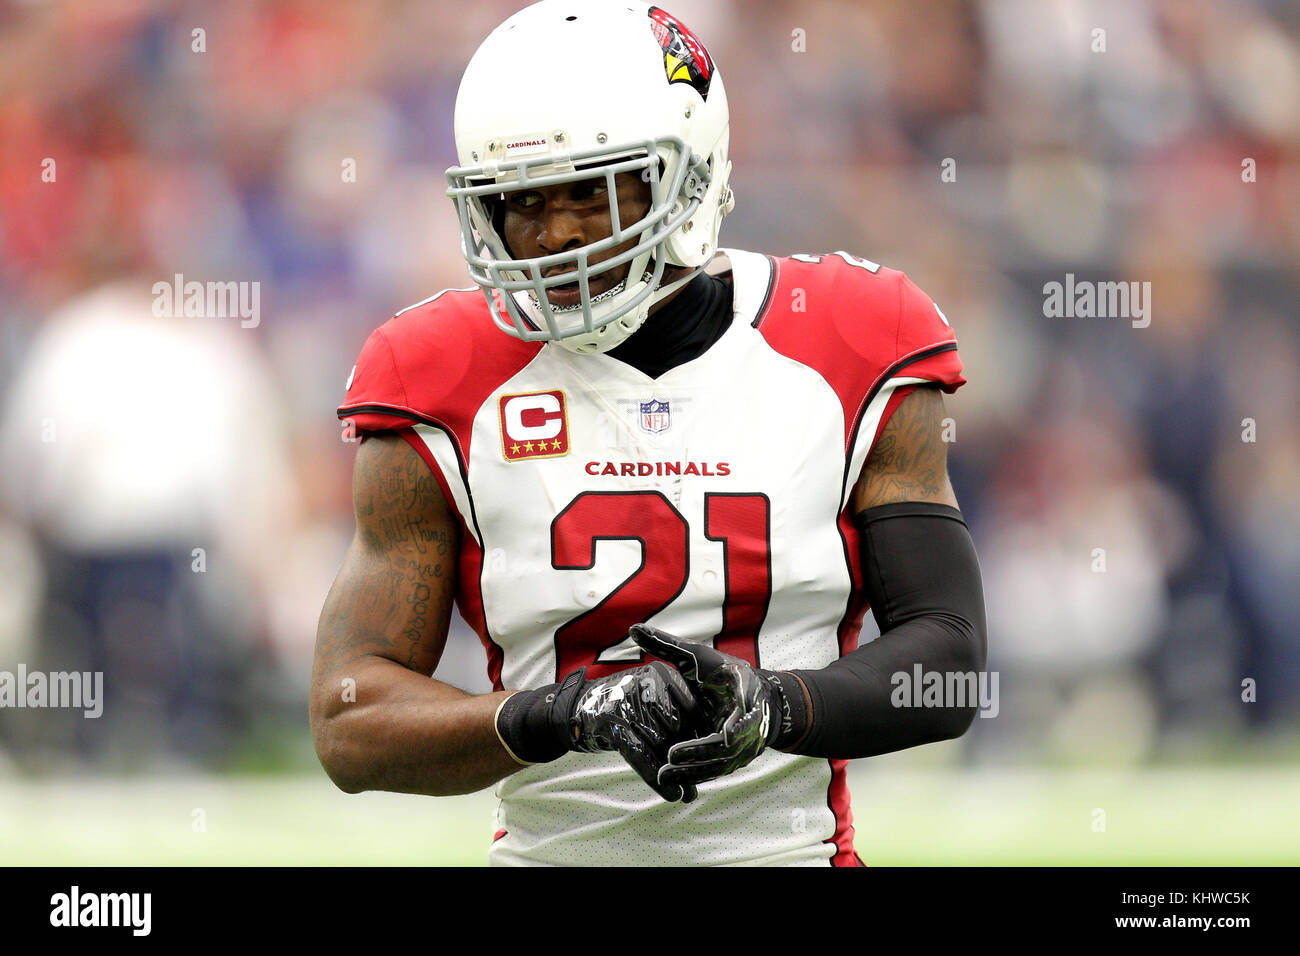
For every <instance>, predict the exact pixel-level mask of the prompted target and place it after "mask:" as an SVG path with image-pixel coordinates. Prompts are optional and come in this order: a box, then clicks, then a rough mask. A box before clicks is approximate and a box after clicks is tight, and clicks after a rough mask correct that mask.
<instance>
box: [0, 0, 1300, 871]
mask: <svg viewBox="0 0 1300 956" xmlns="http://www.w3.org/2000/svg"><path fill="white" fill-rule="evenodd" d="M522 5H523V4H522V3H517V2H501V0H480V2H477V3H473V4H462V3H441V2H423V0H409V2H398V0H385V2H379V0H348V2H307V0H302V2H269V0H268V2H254V0H249V2H230V3H222V4H209V3H199V2H166V0H102V2H83V3H75V2H70V3H54V2H36V0H31V2H12V0H0V144H3V148H0V309H2V315H3V325H2V326H0V341H2V342H3V350H2V355H0V372H2V373H3V385H2V386H0V402H2V403H3V405H2V406H0V449H2V452H0V453H2V455H3V469H2V472H0V670H9V671H14V670H16V668H17V667H18V665H19V664H20V663H21V664H25V665H26V666H27V668H28V669H29V670H44V671H55V670H98V671H103V672H104V674H105V705H104V714H103V716H102V717H101V718H99V719H98V720H87V719H82V718H81V716H80V714H79V713H78V712H69V711H56V710H21V711H20V710H9V709H5V710H0V863H23V864H26V863H37V864H42V863H103V864H117V863H126V864H131V863H151V862H164V863H192V864H207V863H241V862H251V863H271V862H275V863H292V862H302V863H313V864H316V863H331V862H333V863H359V862H366V863H383V862H394V863H421V862H427V863H441V862H448V863H482V862H484V859H485V855H486V848H487V843H488V840H489V839H490V834H491V820H490V814H491V810H492V805H493V800H492V798H491V796H490V794H488V793H484V794H477V795H471V796H467V797H458V798H444V799H437V800H435V799H432V798H423V797H410V796H398V795H390V794H366V795H360V796H346V795H343V794H341V793H338V792H337V791H335V790H334V789H333V787H332V786H331V784H330V783H329V781H328V780H327V779H326V778H325V776H324V774H323V773H322V772H321V770H320V768H319V766H318V764H317V763H316V760H315V756H314V754H313V752H312V748H311V742H310V738H309V736H308V731H307V721H306V686H307V678H308V673H309V668H310V658H311V650H312V643H313V640H314V634H315V624H316V618H317V615H318V613H319V610H320V607H321V603H322V600H323V598H324V595H325V592H326V590H327V588H328V587H329V584H330V581H331V580H332V577H333V575H334V573H335V571H336V569H337V567H338V565H339V563H340V560H341V556H342V553H343V550H344V548H345V546H346V543H347V541H348V539H349V537H350V535H351V531H352V519H351V512H350V499H349V488H350V466H351V460H352V456H353V453H354V449H355V446H354V445H352V444H349V443H347V442H345V441H343V440H341V437H342V436H341V434H340V428H339V425H338V423H337V422H336V421H335V419H334V415H333V409H334V407H335V406H336V404H337V403H338V401H339V400H340V398H341V396H342V392H343V383H344V380H345V378H346V377H347V374H348V371H349V369H350V368H351V365H352V362H353V360H354V357H355V355H356V353H357V351H358V349H359V347H360V345H361V343H362V341H363V340H364V338H365V336H366V335H367V333H368V332H369V331H370V330H371V329H372V328H373V327H374V326H375V325H377V324H378V323H380V322H382V321H383V320H384V319H386V318H387V317H388V316H389V315H390V314H392V313H393V312H394V311H395V310H397V309H398V308H401V307H402V306H404V305H407V304H409V303H411V302H415V301H417V300H420V299H423V298H426V297H427V296H429V295H430V294H432V293H433V292H435V291H437V290H439V289H441V288H444V287H447V286H464V285H467V284H468V283H467V282H466V277H465V274H464V266H463V263H462V261H461V259H460V258H459V255H458V253H457V243H458V238H457V233H456V230H455V223H454V219H453V216H452V208H451V205H450V203H449V202H448V201H447V200H446V199H445V197H444V195H443V191H444V188H445V186H444V180H443V176H442V171H443V169H444V168H445V167H446V166H448V165H450V164H451V163H452V162H453V161H454V151H453V144H452V139H451V110H452V106H453V102H454V98H455V93H456V88H457V84H458V80H459V75H460V71H461V70H462V69H463V67H464V64H465V63H466V62H467V61H468V58H469V56H470V54H471V53H472V51H473V50H474V48H475V47H476V46H477V44H478V43H479V41H480V40H481V39H482V37H483V36H485V35H486V34H487V32H488V31H489V30H490V29H491V28H492V27H493V26H494V25H495V24H496V23H498V22H499V21H500V20H502V19H504V17H505V16H507V15H508V14H509V13H511V12H513V11H514V10H515V9H518V8H519V7H520V6H522ZM667 7H668V9H669V10H670V11H671V12H673V13H674V14H676V15H678V16H680V17H681V18H682V19H683V20H684V21H685V22H686V23H688V24H689V25H690V26H691V27H692V28H693V29H694V30H695V31H696V32H697V33H698V34H699V35H700V36H701V37H702V38H703V40H704V41H705V43H706V44H708V46H709V47H710V50H711V52H712V53H713V56H714V58H715V60H716V61H717V63H718V64H719V67H720V69H721V71H722V74H723V76H724V78H725V80H726V83H727V87H728V90H729V92H730V96H731V108H732V156H733V160H734V162H735V173H734V180H733V181H734V184H735V189H736V194H737V207H736V212H735V214H734V216H732V217H731V218H729V219H728V220H727V223H726V225H725V226H724V232H723V240H724V245H729V246H735V247H740V248H754V249H761V250H763V251H767V252H771V253H776V254H789V253H793V252H827V251H831V250H834V249H845V250H848V251H850V252H854V253H856V254H859V255H864V256H867V257H870V258H872V259H875V260H878V261H881V262H883V263H886V264H888V265H891V266H894V267H896V268H900V269H904V270H905V271H907V273H908V274H909V275H910V276H911V277H912V278H913V279H914V280H915V281H916V282H917V283H918V284H919V285H920V286H921V287H922V288H923V289H925V290H926V291H927V292H929V293H930V294H931V295H932V296H933V297H934V298H935V300H936V301H937V302H938V303H939V304H940V306H941V307H942V308H943V309H944V311H945V313H946V314H947V315H948V316H949V318H950V319H951V320H952V322H953V325H954V327H955V328H956V330H957V334H958V337H959V341H960V344H961V353H962V356H963V358H964V360H965V363H966V367H967V376H968V378H969V379H970V382H971V384H970V385H969V386H967V387H966V388H964V389H962V391H961V392H960V393H958V395H957V396H955V397H953V398H951V399H949V400H948V409H949V413H950V414H951V416H952V417H953V419H954V420H955V423H956V436H955V438H956V440H955V443H954V445H953V447H952V452H951V464H952V474H953V482H954V485H955V486H956V489H957V493H958V497H959V498H960V500H961V503H962V506H963V510H964V512H965V513H966V515H967V516H968V519H969V520H970V522H971V525H972V528H973V531H974V535H975V540H976V542H977V544H978V546H979V550H980V558H981V562H982V566H983V569H984V575H985V584H986V597H987V602H988V607H989V617H990V635H991V636H990V659H989V667H990V669H991V670H995V671H997V672H999V674H1000V688H999V689H1000V701H999V704H1000V708H999V713H998V715H997V716H996V717H995V718H993V719H981V720H977V721H976V723H975V726H974V727H973V728H972V730H971V732H970V733H969V734H968V735H967V736H966V737H964V738H963V739H961V740H960V741H956V742H952V743H949V744H944V745H938V746H933V747H928V748H922V749H921V750H919V751H916V752H910V753H904V754H897V755H891V756H889V757H885V758H878V759H876V760H871V761H860V762H858V763H857V764H855V766H854V769H853V775H852V777H851V782H852V784H853V793H854V798H855V799H854V810H855V817H856V822H857V826H858V850H859V852H860V853H861V855H862V856H863V857H864V858H865V859H866V860H867V861H868V862H869V863H908V862H916V863H966V862H971V863H980V862H993V863H1015V862H1027V863H1070V862H1081V863H1093V864H1107V863H1155V864H1160V863H1288V862H1289V863H1297V862H1300V825H1298V824H1297V815H1296V807H1297V806H1300V731H1298V728H1297V717H1298V716H1300V633H1298V625H1300V494H1298V493H1297V491H1298V489H1300V416H1298V414H1297V413H1298V411H1300V321H1298V318H1300V306H1298V305H1297V302H1298V296H1297V293H1298V292H1300V7H1297V5H1296V4H1295V3H1293V2H1289V0H1273V2H1266V0H1257V2H1233V0H1168V2H1161V0H1147V2H1134V0H1098V2H1082V0H984V2H975V0H965V2H962V0H946V2H923V3H916V2H908V0H863V2H835V0H775V2H774V0H768V2H763V3H757V2H747V3H743V2H740V0H730V2H728V0H679V2H677V3H669V4H667ZM1097 29H1102V30H1104V31H1105V33H1104V44H1105V49H1104V52H1103V51H1100V50H1098V49H1096V48H1097V46H1098V34H1096V33H1095V32H1094V31H1096V30H1097ZM195 30H202V31H203V32H202V35H201V37H202V41H203V45H204V51H203V52H196V51H195V49H194V47H195V45H196V34H195V33H194V31H195ZM580 55H581V51H568V50H539V51H538V65H537V68H538V69H539V70H545V69H564V68H569V66H568V63H569V62H570V61H569V60H568V58H569V57H573V56H579V57H580ZM593 82H599V77H593ZM349 159H350V160H354V161H355V167H356V173H357V175H356V181H355V182H347V181H344V178H343V177H342V176H341V173H340V170H341V167H342V164H343V163H344V162H345V161H346V160H349ZM946 159H953V160H955V166H949V167H948V168H950V169H953V170H955V173H956V176H955V180H954V181H944V179H943V178H942V177H941V173H942V171H943V169H944V168H945V166H944V161H945V160H946ZM48 160H53V161H54V165H53V167H51V166H50V164H49V163H48V162H47V161H48ZM50 169H53V170H54V175H53V177H52V181H47V180H50V179H51V177H50V176H49V170H50ZM43 173H44V174H45V176H44V177H43ZM177 273H180V274H183V275H184V276H185V277H186V278H187V279H198V280H200V281H205V280H220V281H231V280H234V281H250V282H252V281H255V282H258V283H260V289H261V316H260V321H259V322H258V324H257V325H256V327H250V328H242V327H241V326H240V323H239V321H238V320H237V319H218V318H202V319H200V318H176V319H157V318H154V317H153V316H152V315H151V312H150V307H149V306H150V292H149V290H150V288H151V286H152V285H153V283H155V282H159V281H163V282H170V281H171V280H172V277H173V276H174V275H175V274H177ZM1067 273H1068V274H1073V275H1075V276H1077V277H1079V278H1081V279H1093V280H1121V281H1137V282H1150V283H1151V305H1152V312H1151V315H1152V321H1151V324H1150V326H1149V327H1147V328H1135V327H1134V326H1133V325H1132V324H1131V323H1130V322H1128V321H1126V320H1123V319H1065V318H1048V317H1046V316H1045V315H1044V309H1043V285H1044V283H1046V282H1050V281H1064V279H1065V276H1066V274H1067ZM1249 439H1253V440H1249ZM195 549H202V551H201V552H196V551H195ZM1096 549H1102V550H1103V551H1104V561H1105V570H1104V571H1101V570H1098V563H1097V560H1098V552H1097V550H1096ZM200 565H201V567H202V570H196V568H197V567H199V566H200ZM871 626H872V625H871V622H870V621H868V622H867V631H868V632H870V629H871ZM868 636H869V635H868ZM439 676H440V677H442V678H443V679H446V680H449V681H451V682H453V683H456V684H458V685H460V686H462V687H465V688H467V689H469V690H482V689H485V688H486V687H487V682H486V678H485V676H484V655H483V652H482V650H481V648H480V647H479V644H478V642H477V640H476V639H475V638H474V637H473V635H472V634H471V633H470V632H469V631H468V629H467V628H465V627H464V626H463V625H461V624H459V622H458V623H457V626H456V628H455V629H454V632H453V635H452V638H451V640H450V642H449V647H448V650H447V654H446V657H445V659H444V663H443V666H442V668H441V669H440V673H439ZM1247 679H1249V680H1250V681H1253V682H1254V684H1255V699H1254V700H1253V701H1251V700H1243V681H1244V680H1247ZM1097 810H1102V811H1104V813H1105V820H1106V826H1105V830H1104V832H1103V831H1100V830H1099V829H1097V827H1096V822H1095V821H1096V820H1097V819H1098V818H1097V815H1096V811H1097ZM196 811H198V812H196ZM200 821H201V822H202V823H203V827H202V828H200V827H199V822H200Z"/></svg>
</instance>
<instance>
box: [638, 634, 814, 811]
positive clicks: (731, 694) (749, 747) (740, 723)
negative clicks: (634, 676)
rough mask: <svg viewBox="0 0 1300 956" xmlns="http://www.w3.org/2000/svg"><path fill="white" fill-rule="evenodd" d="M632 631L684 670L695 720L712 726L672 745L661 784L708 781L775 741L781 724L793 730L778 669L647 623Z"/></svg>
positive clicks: (645, 645) (640, 641) (643, 644)
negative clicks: (695, 708)
mask: <svg viewBox="0 0 1300 956" xmlns="http://www.w3.org/2000/svg"><path fill="white" fill-rule="evenodd" d="M630 633H631V635H632V639H633V640H634V641H636V643H637V644H638V645H639V646H640V647H641V649H642V650H644V651H645V652H646V653H647V654H653V655H655V656H656V657H661V658H663V659H664V660H666V661H668V663H670V664H672V665H673V666H674V667H676V668H677V669H678V670H679V671H681V674H682V676H683V677H684V678H686V683H687V684H688V685H689V686H690V689H691V690H692V691H693V692H694V694H695V698H696V700H697V702H698V706H699V715H698V716H697V718H696V720H697V722H698V723H702V724H704V725H705V726H706V727H707V728H709V729H710V730H711V731H712V733H709V734H707V736H702V737H698V738H696V739H695V740H685V741H681V742H680V743H676V744H673V745H672V746H671V747H670V748H669V750H668V763H667V766H665V767H664V768H663V769H662V770H661V771H659V782H660V784H661V785H668V784H681V785H683V786H685V785H687V784H698V783H704V782H705V781H706V780H713V779H714V778H715V777H721V776H723V775H725V774H729V773H732V772H734V771H736V770H739V769H740V768H741V767H743V766H745V765H746V764H747V763H749V762H750V761H751V760H753V759H754V758H755V757H757V756H758V755H759V754H761V753H762V752H763V751H764V750H765V749H766V748H768V747H770V746H772V745H773V744H774V743H776V741H777V738H778V737H780V736H782V733H783V730H784V731H786V732H787V733H795V731H793V728H791V727H789V726H788V724H789V722H790V707H789V705H788V704H787V701H786V693H785V690H784V689H783V685H782V679H781V677H779V676H778V675H777V674H775V673H773V672H771V671H760V670H757V669H756V668H754V667H753V666H751V665H750V664H748V663H747V662H745V661H743V660H741V659H740V658H739V657H732V656H731V655H730V654H724V653H722V652H721V651H716V650H714V649H713V648H712V647H710V646H709V645H707V644H700V643H697V642H695V641H684V640H682V639H681V638H680V637H675V636H674V635H672V634H669V633H668V632H667V631H661V630H659V629H658V628H655V627H650V626H649V625H648V624H635V625H633V626H632V629H631V632H630ZM787 676H789V675H787ZM791 679H797V678H793V677H792V678H791ZM800 711H802V707H801V708H800Z"/></svg>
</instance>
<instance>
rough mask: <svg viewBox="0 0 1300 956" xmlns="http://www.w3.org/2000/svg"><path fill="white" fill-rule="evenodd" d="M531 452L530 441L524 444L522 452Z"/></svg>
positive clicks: (531, 445) (531, 444)
mask: <svg viewBox="0 0 1300 956" xmlns="http://www.w3.org/2000/svg"><path fill="white" fill-rule="evenodd" d="M532 450H533V443H532V442H530V441H526V442H524V451H532Z"/></svg>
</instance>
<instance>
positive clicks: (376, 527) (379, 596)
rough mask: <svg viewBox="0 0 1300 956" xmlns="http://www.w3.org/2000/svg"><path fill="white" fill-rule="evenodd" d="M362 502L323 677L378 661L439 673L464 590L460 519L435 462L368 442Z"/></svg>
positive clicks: (392, 443)
mask: <svg viewBox="0 0 1300 956" xmlns="http://www.w3.org/2000/svg"><path fill="white" fill-rule="evenodd" d="M352 497H353V508H354V510H355V511H356V519H357V532H356V536H355V537H354V538H353V540H352V544H351V545H350V546H349V548H348V552H347V555H346V557H345V558H344V561H343V567H342V569H341V570H340V571H339V574H338V577H337V578H335V580H334V585H333V587H331V588H330V593H329V596H328V597H327V598H326V600H325V607H324V609H323V610H322V612H321V620H320V627H319V630H318V632H317V638H316V660H315V669H316V673H317V675H318V676H323V675H328V674H329V673H331V672H332V671H334V670H335V669H336V668H338V667H341V666H343V665H344V664H347V663H348V662H350V661H353V660H356V659H357V658H359V657H364V656H375V657H383V658H387V659H388V660H392V661H396V662H397V663H399V664H402V665H403V666H405V667H408V668H410V669H411V670H415V671H419V672H420V673H422V674H432V673H433V671H434V668H435V667H437V665H438V660H439V659H440V658H441V656H442V649H443V646H444V644H445V643H446V640H447V626H448V623H449V621H450V618H451V607H452V601H453V593H454V591H455V583H456V561H457V556H458V554H459V552H460V528H459V525H458V523H457V521H456V518H455V515H454V514H453V513H452V511H451V509H450V508H449V507H448V505H447V501H446V498H445V496H444V495H443V493H442V490H441V489H440V488H439V486H438V483H437V481H436V480H435V479H434V477H433V475H432V474H431V473H430V471H429V467H428V465H426V464H425V463H424V461H423V460H422V459H421V458H420V456H419V455H418V454H416V452H415V450H414V449H413V448H412V447H411V446H410V445H409V444H408V443H407V442H406V441H405V439H403V438H402V437H401V436H400V435H393V434H382V435H373V436H368V437H366V438H365V439H363V440H362V442H361V446H360V448H358V449H357V459H356V465H355V468H354V471H353V482H352Z"/></svg>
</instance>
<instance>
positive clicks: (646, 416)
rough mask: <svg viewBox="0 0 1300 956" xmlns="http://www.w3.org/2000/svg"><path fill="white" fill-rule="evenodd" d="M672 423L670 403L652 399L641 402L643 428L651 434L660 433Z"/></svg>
mask: <svg viewBox="0 0 1300 956" xmlns="http://www.w3.org/2000/svg"><path fill="white" fill-rule="evenodd" d="M671 424H672V418H670V417H669V411H668V403H667V402H658V401H655V400H653V399H651V400H650V401H648V402H642V403H641V430H642V431H645V432H649V433H650V434H651V435H655V434H658V433H659V432H661V431H663V430H664V429H665V428H667V427H668V426H669V425H671Z"/></svg>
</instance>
